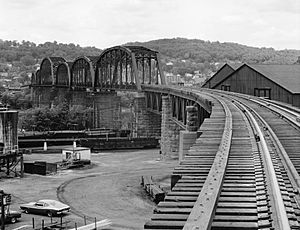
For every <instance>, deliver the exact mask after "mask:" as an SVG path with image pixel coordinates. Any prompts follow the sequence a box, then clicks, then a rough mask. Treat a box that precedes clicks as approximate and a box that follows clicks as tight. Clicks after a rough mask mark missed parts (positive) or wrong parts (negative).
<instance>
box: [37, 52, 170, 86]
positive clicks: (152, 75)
mask: <svg viewBox="0 0 300 230" xmlns="http://www.w3.org/2000/svg"><path fill="white" fill-rule="evenodd" d="M165 84H166V81H165V77H164V74H163V71H162V69H161V63H160V60H159V54H158V52H156V51H154V50H151V49H148V48H145V47H142V46H115V47H111V48H108V49H106V50H104V51H103V52H102V53H101V54H100V56H93V57H88V56H83V57H78V58H76V59H75V61H74V62H73V64H72V65H69V63H67V62H66V60H65V59H64V58H61V57H47V58H44V59H43V60H42V62H41V67H40V70H39V72H36V73H35V74H34V75H33V77H32V84H31V85H32V86H57V87H66V86H69V88H71V89H73V90H92V91H107V90H137V91H141V89H142V85H165Z"/></svg>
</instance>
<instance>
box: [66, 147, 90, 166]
mask: <svg viewBox="0 0 300 230" xmlns="http://www.w3.org/2000/svg"><path fill="white" fill-rule="evenodd" d="M62 161H63V162H75V161H81V162H85V163H90V162H91V149H90V148H85V147H75V148H74V147H70V148H65V149H63V150H62Z"/></svg>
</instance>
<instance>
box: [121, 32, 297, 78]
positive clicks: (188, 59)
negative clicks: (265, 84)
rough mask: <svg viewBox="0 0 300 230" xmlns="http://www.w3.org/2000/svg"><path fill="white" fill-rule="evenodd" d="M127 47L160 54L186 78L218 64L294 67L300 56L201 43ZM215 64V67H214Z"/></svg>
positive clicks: (182, 41)
mask: <svg viewBox="0 0 300 230" xmlns="http://www.w3.org/2000/svg"><path fill="white" fill-rule="evenodd" d="M126 45H142V46H146V47H148V48H151V49H154V50H157V51H159V52H160V54H161V56H162V62H163V63H165V64H166V63H169V65H168V66H167V67H166V69H167V71H169V72H172V73H176V74H181V75H182V74H183V73H185V72H189V73H192V72H193V71H195V70H200V72H203V71H204V72H205V70H208V69H210V70H212V71H213V72H214V71H215V67H214V66H216V65H215V63H225V62H229V63H230V62H247V63H266V64H267V63H272V64H293V63H295V62H296V61H297V59H298V56H300V50H279V51H277V50H274V49H273V48H256V47H250V46H245V45H240V44H237V43H229V42H225V43H220V42H218V41H217V42H210V41H203V40H199V39H185V38H173V39H159V40H153V41H148V42H131V43H127V44H126ZM212 63H214V65H212Z"/></svg>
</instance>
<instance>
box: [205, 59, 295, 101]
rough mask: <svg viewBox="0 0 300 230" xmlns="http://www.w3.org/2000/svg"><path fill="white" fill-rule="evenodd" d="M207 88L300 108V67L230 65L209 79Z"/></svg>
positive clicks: (206, 84)
mask: <svg viewBox="0 0 300 230" xmlns="http://www.w3.org/2000/svg"><path fill="white" fill-rule="evenodd" d="M203 87H205V88H212V89H219V90H225V91H232V92H237V93H243V94H248V95H253V96H259V97H265V98H269V99H272V100H276V101H281V102H285V103H289V104H292V105H294V106H297V107H300V65H276V64H251V65H249V64H242V65H241V66H240V67H238V68H237V69H235V70H234V68H233V67H232V66H230V65H228V64H225V65H224V66H222V67H221V69H220V70H219V71H218V72H217V73H216V74H214V75H213V76H212V77H211V78H210V79H208V80H207V81H206V82H205V84H204V85H203Z"/></svg>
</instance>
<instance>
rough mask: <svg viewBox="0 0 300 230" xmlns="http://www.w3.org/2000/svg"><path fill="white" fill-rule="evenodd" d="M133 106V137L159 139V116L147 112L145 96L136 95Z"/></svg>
mask: <svg viewBox="0 0 300 230" xmlns="http://www.w3.org/2000/svg"><path fill="white" fill-rule="evenodd" d="M133 106H134V117H135V127H134V129H133V131H134V133H133V135H134V136H135V137H136V136H138V137H141V136H147V137H159V136H160V131H161V128H160V125H161V116H160V115H159V114H156V113H153V112H150V111H148V110H147V107H146V97H145V94H143V93H139V94H137V95H136V96H135V98H134V101H133Z"/></svg>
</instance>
